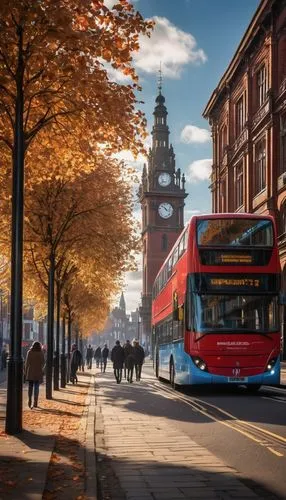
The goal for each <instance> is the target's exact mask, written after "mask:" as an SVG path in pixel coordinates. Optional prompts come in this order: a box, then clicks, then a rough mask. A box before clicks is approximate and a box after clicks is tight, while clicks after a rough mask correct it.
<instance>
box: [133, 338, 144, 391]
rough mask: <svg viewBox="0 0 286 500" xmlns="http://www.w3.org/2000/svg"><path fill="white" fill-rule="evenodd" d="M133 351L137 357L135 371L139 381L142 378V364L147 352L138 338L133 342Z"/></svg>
mask: <svg viewBox="0 0 286 500" xmlns="http://www.w3.org/2000/svg"><path fill="white" fill-rule="evenodd" d="M133 353H134V358H135V373H136V380H137V382H139V381H140V379H141V371H142V365H143V363H144V358H145V352H144V349H143V347H142V346H141V345H140V344H139V341H138V340H134V342H133Z"/></svg>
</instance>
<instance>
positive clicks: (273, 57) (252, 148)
mask: <svg viewBox="0 0 286 500" xmlns="http://www.w3.org/2000/svg"><path fill="white" fill-rule="evenodd" d="M203 116H204V117H205V118H207V119H208V120H209V123H210V125H211V129H212V138H213V166H212V173H211V184H210V189H211V193H212V210H213V212H257V213H260V214H271V215H273V216H274V217H275V219H276V222H277V226H278V233H279V248H280V255H281V266H282V283H283V288H284V290H285V291H286V0H262V1H261V2H260V4H259V6H258V8H257V10H256V12H255V14H254V16H253V18H252V20H251V22H250V24H249V27H248V29H247V30H246V32H245V34H244V36H243V38H242V40H241V42H240V44H239V46H238V48H237V50H236V52H235V54H234V56H233V59H232V60H231V62H230V64H229V66H228V68H227V70H226V71H225V73H224V75H223V76H222V78H221V80H220V82H219V83H218V86H217V87H216V89H215V90H214V91H213V93H212V95H211V97H210V99H209V102H208V103H207V106H206V108H205V110H204V112H203ZM283 317H284V320H283V323H285V327H286V311H284V315H283Z"/></svg>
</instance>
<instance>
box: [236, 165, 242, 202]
mask: <svg viewBox="0 0 286 500" xmlns="http://www.w3.org/2000/svg"><path fill="white" fill-rule="evenodd" d="M242 205H243V162H242V161H241V162H240V163H239V164H238V165H237V166H236V167H235V208H236V209H238V208H239V207H241V206H242Z"/></svg>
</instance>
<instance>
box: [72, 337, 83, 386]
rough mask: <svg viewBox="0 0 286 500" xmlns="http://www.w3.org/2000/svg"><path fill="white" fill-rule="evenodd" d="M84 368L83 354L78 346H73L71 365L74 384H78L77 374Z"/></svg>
mask: <svg viewBox="0 0 286 500" xmlns="http://www.w3.org/2000/svg"><path fill="white" fill-rule="evenodd" d="M81 366H82V354H81V352H80V350H79V349H78V348H77V345H76V344H73V345H72V350H71V364H70V381H71V382H72V383H73V384H74V383H76V384H77V382H78V380H77V375H76V372H77V371H78V369H79V368H80V367H81Z"/></svg>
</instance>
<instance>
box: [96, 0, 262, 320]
mask: <svg viewBox="0 0 286 500" xmlns="http://www.w3.org/2000/svg"><path fill="white" fill-rule="evenodd" d="M130 2H131V3H133V5H134V7H135V8H136V9H137V10H139V12H140V13H141V14H142V16H143V17H144V18H147V19H153V20H154V21H155V23H156V24H155V29H154V31H153V34H152V36H151V38H150V39H148V38H146V37H144V38H142V39H141V44H140V46H141V48H140V51H139V52H138V53H137V54H135V55H134V65H135V67H136V70H137V73H138V75H139V79H140V84H141V86H142V92H141V94H140V100H142V101H144V104H143V105H141V107H140V109H142V110H143V111H144V112H145V114H146V118H147V122H148V130H149V132H150V131H151V129H152V125H153V115H152V113H153V111H154V106H155V98H156V96H157V95H158V87H157V81H158V70H159V67H160V63H161V68H162V74H163V89H162V94H163V95H164V96H165V98H166V103H165V104H166V106H167V110H168V125H169V129H170V142H171V143H172V144H173V147H174V152H175V155H176V167H177V168H180V169H181V171H182V172H184V173H185V176H186V179H187V183H186V191H187V193H189V195H188V197H187V199H186V204H185V222H187V221H188V220H189V218H190V216H191V215H192V214H195V213H210V212H211V195H210V190H209V187H208V186H209V175H210V171H211V165H212V141H211V135H210V128H209V124H208V122H207V121H206V120H205V119H204V118H203V117H202V113H203V110H204V108H205V106H206V104H207V102H208V100H209V98H210V96H211V94H212V92H213V90H214V89H215V87H216V86H217V84H218V82H219V80H220V79H221V77H222V75H223V73H224V72H225V70H226V69H227V67H228V65H229V63H230V61H231V59H232V57H233V55H234V53H235V51H236V49H237V47H238V45H239V42H240V40H241V38H242V36H243V35H244V33H245V31H246V29H247V27H248V25H249V23H250V21H251V19H252V17H253V15H254V13H255V11H256V9H257V7H258V5H259V3H260V0H136V1H135V0H133V1H131V0H130ZM105 3H106V5H107V6H108V7H109V8H111V7H112V5H113V4H114V0H105ZM112 77H113V78H114V79H115V80H117V81H120V82H122V81H124V79H122V75H120V74H119V73H115V72H113V75H112ZM150 141H151V139H150V138H148V139H147V145H148V146H150V145H151V142H150ZM119 156H120V158H122V159H124V160H126V162H127V163H128V162H129V163H130V164H133V165H134V166H135V167H136V169H137V170H138V171H139V172H141V171H142V167H143V163H144V161H145V159H144V158H142V157H139V158H138V159H137V161H134V159H133V158H132V156H131V154H130V152H128V151H124V152H122V153H120V155H119ZM134 217H135V218H137V219H138V220H141V212H140V207H139V206H138V205H137V206H136V207H135V211H134ZM141 260H142V259H141V257H140V256H139V258H138V266H139V267H138V271H136V272H133V273H127V274H126V277H125V282H126V285H125V289H124V295H125V300H126V309H127V312H130V311H133V310H135V309H136V308H137V307H138V304H139V302H140V299H141V291H142V274H141V270H140V267H141ZM117 301H119V298H118V299H116V303H117Z"/></svg>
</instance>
